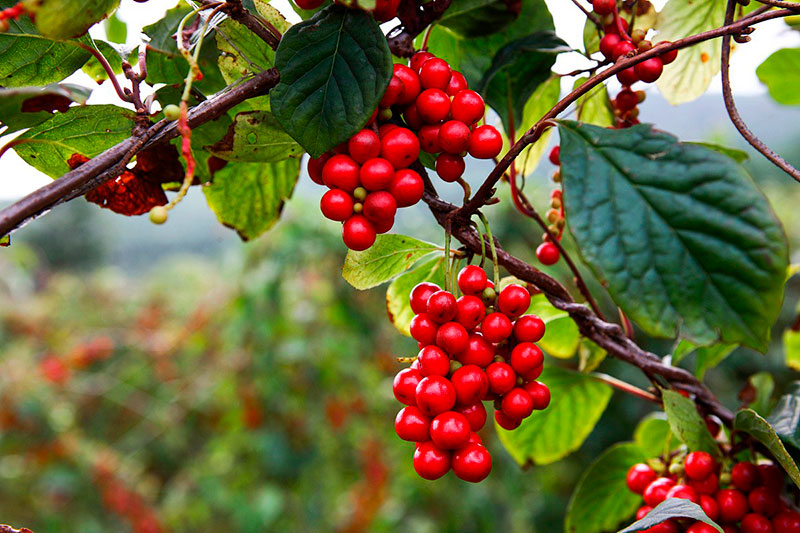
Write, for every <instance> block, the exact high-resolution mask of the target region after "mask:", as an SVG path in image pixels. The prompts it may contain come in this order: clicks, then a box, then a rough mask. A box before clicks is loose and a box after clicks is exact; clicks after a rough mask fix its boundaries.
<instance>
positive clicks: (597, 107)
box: [573, 77, 616, 128]
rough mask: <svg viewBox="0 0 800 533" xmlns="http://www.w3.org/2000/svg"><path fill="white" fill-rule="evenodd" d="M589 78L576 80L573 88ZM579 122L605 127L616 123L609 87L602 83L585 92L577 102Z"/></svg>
mask: <svg viewBox="0 0 800 533" xmlns="http://www.w3.org/2000/svg"><path fill="white" fill-rule="evenodd" d="M588 79H589V78H587V77H583V78H578V79H577V80H575V84H574V85H573V89H577V88H578V87H580V86H581V85H583V83H584V82H585V81H586V80H588ZM575 106H576V112H577V116H578V122H583V123H585V124H594V125H595V126H602V127H604V128H607V127H610V126H613V125H614V124H615V122H616V121H615V119H614V111H613V110H612V109H611V100H610V99H609V97H608V89H607V88H606V86H605V85H603V84H602V83H601V84H600V85H598V86H597V87H594V88H593V89H591V90H590V91H589V92H588V93H586V94H584V95H583V96H581V97H580V98H578V101H577V102H575Z"/></svg>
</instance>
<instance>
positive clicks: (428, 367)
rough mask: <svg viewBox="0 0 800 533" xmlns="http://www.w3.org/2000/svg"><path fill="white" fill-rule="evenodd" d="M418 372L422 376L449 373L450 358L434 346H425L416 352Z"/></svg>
mask: <svg viewBox="0 0 800 533" xmlns="http://www.w3.org/2000/svg"><path fill="white" fill-rule="evenodd" d="M417 361H419V373H420V374H422V376H423V377H428V376H446V375H447V374H449V373H450V358H449V357H447V354H446V353H444V352H443V351H442V350H440V349H439V348H437V347H436V346H425V347H424V348H423V349H421V350H420V351H419V353H418V354H417Z"/></svg>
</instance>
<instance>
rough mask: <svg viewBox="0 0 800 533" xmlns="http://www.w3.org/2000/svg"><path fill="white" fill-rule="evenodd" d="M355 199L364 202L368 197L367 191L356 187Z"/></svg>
mask: <svg viewBox="0 0 800 533" xmlns="http://www.w3.org/2000/svg"><path fill="white" fill-rule="evenodd" d="M353 197H354V198H355V199H356V200H358V201H359V202H363V201H364V199H365V198H366V197H367V189H365V188H364V187H356V189H355V190H354V191H353Z"/></svg>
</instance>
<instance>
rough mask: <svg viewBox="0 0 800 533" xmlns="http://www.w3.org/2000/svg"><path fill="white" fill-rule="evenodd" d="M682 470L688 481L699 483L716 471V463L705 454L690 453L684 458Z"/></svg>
mask: <svg viewBox="0 0 800 533" xmlns="http://www.w3.org/2000/svg"><path fill="white" fill-rule="evenodd" d="M683 468H684V470H685V472H686V475H687V476H689V479H693V480H696V481H701V480H703V479H706V478H707V477H708V476H710V475H711V474H712V473H713V472H714V470H716V468H717V462H716V461H714V458H713V457H711V455H710V454H708V453H706V452H691V453H690V454H688V455H687V456H686V460H685V461H684V463H683Z"/></svg>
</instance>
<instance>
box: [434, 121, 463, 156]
mask: <svg viewBox="0 0 800 533" xmlns="http://www.w3.org/2000/svg"><path fill="white" fill-rule="evenodd" d="M470 137H471V134H470V131H469V126H467V125H466V124H464V123H463V122H461V121H459V120H448V121H447V122H445V123H444V124H442V126H441V127H440V128H439V146H441V148H442V150H443V151H444V152H447V153H448V154H461V153H463V152H465V151H466V150H467V148H468V147H469V145H470Z"/></svg>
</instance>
